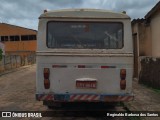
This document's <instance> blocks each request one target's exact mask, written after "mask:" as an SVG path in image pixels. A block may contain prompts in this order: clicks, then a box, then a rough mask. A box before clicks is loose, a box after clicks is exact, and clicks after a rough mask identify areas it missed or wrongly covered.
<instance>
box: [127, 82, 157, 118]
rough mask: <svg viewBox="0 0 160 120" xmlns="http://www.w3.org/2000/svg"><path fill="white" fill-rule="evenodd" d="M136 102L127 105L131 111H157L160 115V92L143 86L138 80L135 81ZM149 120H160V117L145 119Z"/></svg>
mask: <svg viewBox="0 0 160 120" xmlns="http://www.w3.org/2000/svg"><path fill="white" fill-rule="evenodd" d="M133 93H134V100H133V101H130V102H128V103H125V105H126V106H127V107H128V108H129V110H130V111H155V112H159V113H160V92H156V91H155V90H153V89H151V88H148V87H146V86H145V85H141V84H139V83H138V80H137V79H134V80H133ZM142 119H147V120H151V119H152V120H154V119H155V120H160V117H159V118H157V117H148V118H147V117H145V118H143V117H142Z"/></svg>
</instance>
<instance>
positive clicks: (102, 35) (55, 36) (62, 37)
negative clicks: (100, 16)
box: [47, 21, 123, 49]
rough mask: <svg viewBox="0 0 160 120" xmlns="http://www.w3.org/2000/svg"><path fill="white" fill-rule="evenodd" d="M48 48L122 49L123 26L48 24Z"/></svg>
mask: <svg viewBox="0 0 160 120" xmlns="http://www.w3.org/2000/svg"><path fill="white" fill-rule="evenodd" d="M47 46H48V48H66V49H67V48H68V49H69V48H70V49H121V48H123V24H122V23H120V22H63V21H61V22H56V21H53V22H48V23H47Z"/></svg>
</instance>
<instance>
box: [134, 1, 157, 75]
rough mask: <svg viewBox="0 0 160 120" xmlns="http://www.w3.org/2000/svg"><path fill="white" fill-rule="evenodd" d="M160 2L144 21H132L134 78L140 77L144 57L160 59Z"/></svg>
mask: <svg viewBox="0 0 160 120" xmlns="http://www.w3.org/2000/svg"><path fill="white" fill-rule="evenodd" d="M159 28H160V1H159V2H158V3H157V4H156V5H155V6H154V7H153V8H152V9H151V10H150V11H149V12H148V13H147V14H146V15H145V17H144V18H142V19H134V20H133V21H132V32H133V43H134V54H135V58H134V68H135V71H134V77H138V76H139V72H140V70H141V65H140V60H141V58H142V57H145V56H150V57H155V58H156V57H160V47H159V45H160V30H159Z"/></svg>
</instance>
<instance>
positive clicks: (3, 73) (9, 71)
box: [0, 64, 36, 76]
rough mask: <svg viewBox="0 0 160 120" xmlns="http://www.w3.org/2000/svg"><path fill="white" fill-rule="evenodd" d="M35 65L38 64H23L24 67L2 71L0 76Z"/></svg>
mask: <svg viewBox="0 0 160 120" xmlns="http://www.w3.org/2000/svg"><path fill="white" fill-rule="evenodd" d="M34 65H36V64H31V65H26V66H22V67H19V68H13V69H11V70H7V71H4V72H2V73H0V76H2V75H6V74H9V73H12V72H16V71H19V70H22V69H27V68H29V67H31V66H34Z"/></svg>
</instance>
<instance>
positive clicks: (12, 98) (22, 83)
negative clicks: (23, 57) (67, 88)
mask: <svg viewBox="0 0 160 120" xmlns="http://www.w3.org/2000/svg"><path fill="white" fill-rule="evenodd" d="M35 79H36V66H35V65H32V66H29V67H25V68H21V69H19V70H17V71H14V72H11V73H8V74H5V75H2V76H0V110H1V111H27V110H28V111H49V109H48V108H47V107H46V106H44V105H43V103H42V102H39V101H36V100H35ZM23 119H24V118H23ZM43 119H45V120H46V119H49V120H62V119H63V120H103V119H104V120H106V118H99V117H98V118H97V117H65V116H60V117H56V116H55V117H52V118H42V120H43ZM113 119H117V118H113ZM119 119H120V118H119Z"/></svg>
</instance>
